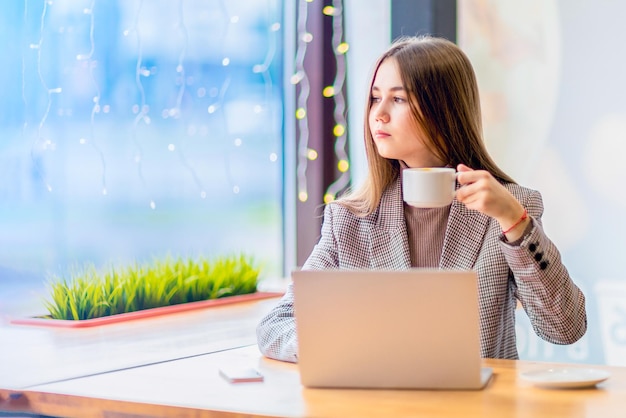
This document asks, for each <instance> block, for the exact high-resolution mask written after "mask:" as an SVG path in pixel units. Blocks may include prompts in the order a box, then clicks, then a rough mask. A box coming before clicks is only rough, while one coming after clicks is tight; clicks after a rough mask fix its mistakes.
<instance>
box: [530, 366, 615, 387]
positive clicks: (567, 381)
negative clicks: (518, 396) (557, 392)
mask: <svg viewBox="0 0 626 418" xmlns="http://www.w3.org/2000/svg"><path fill="white" fill-rule="evenodd" d="M610 376H611V374H610V373H609V372H607V371H605V370H598V369H584V368H575V367H571V368H554V369H543V370H535V371H529V372H524V373H520V377H521V378H522V379H524V380H527V381H529V382H531V383H533V384H534V385H535V386H539V387H544V388H586V387H592V386H595V385H596V384H598V383H600V382H603V381H605V380H606V379H608V378H609V377H610Z"/></svg>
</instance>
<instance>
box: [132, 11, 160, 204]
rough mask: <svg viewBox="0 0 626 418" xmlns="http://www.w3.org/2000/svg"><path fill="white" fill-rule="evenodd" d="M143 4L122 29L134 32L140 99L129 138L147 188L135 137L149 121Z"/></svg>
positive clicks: (140, 148)
mask: <svg viewBox="0 0 626 418" xmlns="http://www.w3.org/2000/svg"><path fill="white" fill-rule="evenodd" d="M142 6H143V0H140V1H139V6H138V7H137V11H136V12H135V18H134V23H133V27H132V28H130V29H127V30H125V31H124V34H125V35H126V36H129V35H130V34H131V33H134V34H135V40H136V45H137V61H136V63H135V86H136V88H137V91H138V92H139V97H140V101H139V104H136V105H134V106H133V109H132V112H133V113H135V114H136V116H135V118H134V120H133V124H132V129H131V135H130V136H131V139H132V141H133V143H134V145H135V147H136V153H135V159H134V160H135V164H136V165H137V176H138V177H139V180H140V181H141V184H142V185H143V186H144V188H145V189H147V184H146V180H145V178H144V176H143V170H142V163H143V161H142V160H143V158H142V157H143V148H142V146H141V144H140V142H139V140H138V138H137V132H138V129H139V122H141V121H143V122H144V123H146V124H147V123H149V121H150V119H149V117H148V112H149V111H150V108H149V107H148V105H147V104H146V92H145V90H144V87H143V83H142V81H141V77H149V76H150V72H149V71H148V70H147V69H146V68H144V67H143V39H142V37H141V32H140V30H139V17H140V16H141V9H142ZM150 208H151V209H153V210H154V209H156V203H155V201H154V199H150Z"/></svg>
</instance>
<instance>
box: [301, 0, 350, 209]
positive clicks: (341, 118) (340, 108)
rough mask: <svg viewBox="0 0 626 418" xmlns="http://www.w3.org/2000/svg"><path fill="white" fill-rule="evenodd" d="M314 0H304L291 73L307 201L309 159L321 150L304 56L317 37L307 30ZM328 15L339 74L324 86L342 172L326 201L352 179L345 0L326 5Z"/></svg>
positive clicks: (323, 90) (304, 191)
mask: <svg viewBox="0 0 626 418" xmlns="http://www.w3.org/2000/svg"><path fill="white" fill-rule="evenodd" d="M310 2H311V0H304V1H300V4H299V9H298V22H297V39H298V44H297V48H296V60H295V70H296V71H295V73H294V74H293V75H292V76H291V79H290V80H291V83H293V84H298V85H299V87H300V90H299V94H298V96H297V103H296V114H295V117H296V121H297V124H298V129H299V133H300V136H299V143H298V159H297V166H296V179H297V180H296V181H297V189H298V199H299V200H300V201H301V202H306V201H307V200H308V198H309V194H308V191H307V178H306V170H307V161H312V160H315V159H317V152H316V151H314V150H311V149H309V147H308V141H309V129H308V118H307V115H308V110H307V100H308V97H309V94H310V84H309V80H308V76H307V74H306V71H305V68H304V57H305V55H306V48H307V44H308V43H310V42H311V41H312V40H313V35H312V34H311V33H309V32H308V31H307V28H306V23H307V11H308V9H307V3H310ZM322 13H323V14H324V15H325V16H329V17H332V19H333V25H332V27H333V33H332V40H331V43H332V48H333V52H334V56H335V64H336V74H335V79H334V82H333V85H330V86H325V87H324V88H323V89H322V92H321V93H322V96H323V97H326V98H333V101H334V109H333V118H334V121H335V126H334V128H333V135H334V136H335V141H334V152H335V157H336V159H337V160H338V165H337V169H338V171H339V173H340V174H339V176H338V178H337V179H335V181H333V182H332V183H331V184H330V185H329V186H328V188H327V190H326V192H325V194H324V197H323V199H324V202H326V203H328V202H331V201H333V200H335V199H336V196H337V194H338V193H339V192H341V191H342V190H344V189H345V188H346V187H347V186H348V184H349V182H350V172H349V168H350V164H349V162H348V154H347V151H346V145H347V134H346V129H345V126H346V100H345V96H344V92H343V90H344V83H345V81H346V61H345V54H346V53H347V52H348V49H349V45H348V44H347V43H346V42H344V41H343V3H342V1H341V0H334V1H333V3H332V6H325V7H324V8H323V9H322Z"/></svg>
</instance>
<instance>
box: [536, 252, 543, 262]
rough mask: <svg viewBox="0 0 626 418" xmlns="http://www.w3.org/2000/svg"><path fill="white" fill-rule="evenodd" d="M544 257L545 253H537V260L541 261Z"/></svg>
mask: <svg viewBox="0 0 626 418" xmlns="http://www.w3.org/2000/svg"><path fill="white" fill-rule="evenodd" d="M542 258H543V253H536V254H535V261H541V259H542Z"/></svg>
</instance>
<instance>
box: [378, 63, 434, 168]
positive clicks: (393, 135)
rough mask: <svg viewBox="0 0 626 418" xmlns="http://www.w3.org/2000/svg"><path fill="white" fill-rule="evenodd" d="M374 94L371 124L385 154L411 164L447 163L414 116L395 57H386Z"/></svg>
mask: <svg viewBox="0 0 626 418" xmlns="http://www.w3.org/2000/svg"><path fill="white" fill-rule="evenodd" d="M370 95H371V96H370V111H369V118H368V119H369V120H368V122H369V128H370V131H371V133H372V137H373V138H374V143H375V144H376V149H377V150H378V153H379V154H380V155H381V156H382V157H384V158H389V159H396V160H402V161H404V162H405V163H406V165H408V166H409V167H437V166H442V165H444V164H443V162H442V161H440V160H439V159H438V158H437V157H436V156H435V155H434V154H433V153H432V152H431V151H430V150H429V149H428V148H427V147H426V145H425V144H427V143H429V139H428V138H427V137H426V134H425V133H424V131H423V129H422V128H421V126H419V125H418V123H417V121H416V120H415V118H414V117H413V114H412V112H411V106H410V105H409V96H408V92H407V91H406V90H405V89H404V87H403V84H402V79H401V78H400V73H399V71H398V67H397V65H396V60H395V59H394V58H387V59H385V60H384V61H383V62H382V64H381V65H380V67H379V68H378V71H376V76H375V78H374V83H373V85H372V91H371V92H370Z"/></svg>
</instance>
